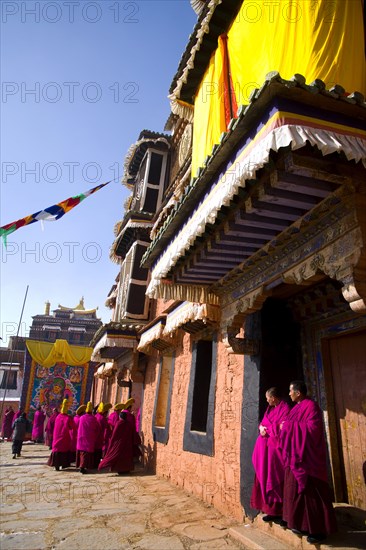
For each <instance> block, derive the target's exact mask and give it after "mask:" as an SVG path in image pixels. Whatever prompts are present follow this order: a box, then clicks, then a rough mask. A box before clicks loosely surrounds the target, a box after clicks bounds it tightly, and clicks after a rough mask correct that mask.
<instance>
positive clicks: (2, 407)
mask: <svg viewBox="0 0 366 550" xmlns="http://www.w3.org/2000/svg"><path fill="white" fill-rule="evenodd" d="M28 289H29V285H27V289H26V291H25V296H24V300H23V307H22V311H21V314H20V319H19V323H18V329H17V334H16V337H15V338H16V339H17V338H18V336H19V331H20V326H21V324H22V318H23V312H24V307H25V302H26V300H27V294H28ZM14 352H15V350H14V349H11V350H10V356H9V363H10V367H9V370H8V371H6V372H11V367H12V366H13V357H14ZM4 372H5V371H4ZM8 382H9V376H7V378H6V382H5V389H4V395H3V400H2V403H1V410H0V418H2V417H3V410H4V403H5V396H6V392H7V390H8ZM19 406H20V402H19Z"/></svg>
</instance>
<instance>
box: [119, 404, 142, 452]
mask: <svg viewBox="0 0 366 550" xmlns="http://www.w3.org/2000/svg"><path fill="white" fill-rule="evenodd" d="M122 412H123V414H124V415H125V417H126V420H127V422H129V423H130V424H131V427H132V445H133V456H134V458H138V457H140V456H141V450H140V445H141V437H140V434H139V433H138V431H137V430H136V418H135V416H134V415H133V414H132V412H131V411H129V410H128V409H123V411H122Z"/></svg>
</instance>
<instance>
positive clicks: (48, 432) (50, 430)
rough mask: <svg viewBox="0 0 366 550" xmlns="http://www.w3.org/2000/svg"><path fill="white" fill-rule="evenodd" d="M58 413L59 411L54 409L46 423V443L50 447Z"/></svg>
mask: <svg viewBox="0 0 366 550" xmlns="http://www.w3.org/2000/svg"><path fill="white" fill-rule="evenodd" d="M58 415H59V412H58V411H54V412H53V413H52V414H51V416H50V417H49V419H48V421H47V424H46V445H48V446H49V447H50V448H51V447H52V441H53V432H54V429H55V422H56V418H57V417H58Z"/></svg>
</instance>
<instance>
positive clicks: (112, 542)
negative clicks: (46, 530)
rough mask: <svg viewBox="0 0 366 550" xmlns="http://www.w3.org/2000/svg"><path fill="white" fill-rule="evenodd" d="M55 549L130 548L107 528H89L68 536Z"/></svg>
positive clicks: (110, 549) (97, 549) (105, 549)
mask: <svg viewBox="0 0 366 550" xmlns="http://www.w3.org/2000/svg"><path fill="white" fill-rule="evenodd" d="M54 548H55V549H57V550H58V549H60V550H61V549H63V548H68V549H69V550H70V549H81V548H85V549H89V550H101V549H103V550H116V549H118V550H120V549H127V548H130V545H129V544H128V543H122V542H121V540H120V537H118V536H117V535H116V533H114V532H113V531H112V529H106V528H96V529H94V528H88V529H85V530H84V529H83V530H81V531H78V532H76V533H73V534H72V535H69V536H66V537H65V540H62V541H61V542H59V543H58V544H56V545H55V546H54Z"/></svg>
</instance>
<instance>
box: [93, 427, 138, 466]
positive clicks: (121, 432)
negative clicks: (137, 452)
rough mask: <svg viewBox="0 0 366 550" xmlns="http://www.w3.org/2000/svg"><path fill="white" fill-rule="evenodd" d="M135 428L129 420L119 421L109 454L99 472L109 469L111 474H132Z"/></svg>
mask: <svg viewBox="0 0 366 550" xmlns="http://www.w3.org/2000/svg"><path fill="white" fill-rule="evenodd" d="M133 435H134V428H133V427H132V424H131V423H130V422H128V421H127V420H122V419H120V420H118V422H117V424H116V425H115V427H114V430H113V433H112V436H111V439H110V442H109V447H108V451H107V454H106V455H105V457H104V458H103V460H102V461H101V462H100V464H99V466H98V470H103V469H105V468H109V469H110V471H111V472H118V473H122V472H130V471H132V470H133V469H134V465H133Z"/></svg>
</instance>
